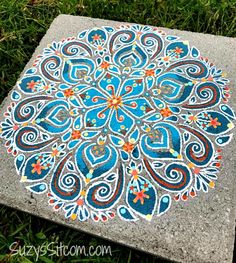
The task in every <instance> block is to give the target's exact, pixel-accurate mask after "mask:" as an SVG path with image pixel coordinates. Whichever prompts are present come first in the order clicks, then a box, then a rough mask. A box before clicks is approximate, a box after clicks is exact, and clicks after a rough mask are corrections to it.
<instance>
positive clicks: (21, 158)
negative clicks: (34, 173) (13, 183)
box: [15, 154, 25, 173]
mask: <svg viewBox="0 0 236 263" xmlns="http://www.w3.org/2000/svg"><path fill="white" fill-rule="evenodd" d="M24 163H25V155H24V154H20V155H18V156H17V157H16V159H15V167H16V169H17V172H18V173H20V171H21V169H22V167H23V165H24Z"/></svg>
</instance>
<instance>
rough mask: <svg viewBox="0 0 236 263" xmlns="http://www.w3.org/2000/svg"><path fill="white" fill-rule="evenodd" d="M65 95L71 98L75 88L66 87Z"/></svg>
mask: <svg viewBox="0 0 236 263" xmlns="http://www.w3.org/2000/svg"><path fill="white" fill-rule="evenodd" d="M64 95H65V97H66V98H69V97H71V96H73V95H74V91H73V89H66V90H65V91H64Z"/></svg>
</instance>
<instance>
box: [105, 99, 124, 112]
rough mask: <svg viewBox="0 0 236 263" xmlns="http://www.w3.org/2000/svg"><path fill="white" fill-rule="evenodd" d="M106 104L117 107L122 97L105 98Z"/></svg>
mask: <svg viewBox="0 0 236 263" xmlns="http://www.w3.org/2000/svg"><path fill="white" fill-rule="evenodd" d="M107 104H108V107H109V108H114V109H116V110H117V109H118V107H119V106H122V98H121V96H112V98H109V99H108V100H107Z"/></svg>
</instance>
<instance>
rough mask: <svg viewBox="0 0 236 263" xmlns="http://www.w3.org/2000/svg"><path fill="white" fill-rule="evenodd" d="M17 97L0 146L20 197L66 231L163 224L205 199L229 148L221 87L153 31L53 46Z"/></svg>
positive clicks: (193, 55) (183, 45) (105, 30)
mask: <svg viewBox="0 0 236 263" xmlns="http://www.w3.org/2000/svg"><path fill="white" fill-rule="evenodd" d="M17 86H18V89H17V90H14V91H13V92H12V102H11V104H10V105H9V107H8V108H7V110H6V112H5V113H4V118H5V119H4V121H2V122H1V133H0V136H1V138H3V139H5V140H6V143H5V146H6V148H7V151H8V152H9V153H12V154H13V156H15V166H16V170H17V173H18V174H19V175H20V176H21V182H22V183H24V184H25V185H26V188H27V189H28V190H30V191H31V192H33V193H34V194H42V193H47V195H48V198H49V204H50V205H52V206H53V209H54V210H61V211H63V213H64V215H65V217H66V218H70V219H71V220H79V221H85V220H88V219H89V218H90V219H92V220H93V221H95V222H97V221H104V222H105V221H107V220H108V219H112V218H114V217H115V216H116V214H117V215H118V216H119V218H120V219H122V220H125V221H136V220H139V219H140V218H144V219H146V220H151V219H152V218H153V217H155V216H161V215H163V214H164V213H166V211H168V209H169V208H170V206H171V203H172V200H175V201H178V200H183V201H186V200H188V199H189V198H191V197H195V196H196V195H197V193H198V192H199V191H204V192H208V191H209V189H210V188H213V187H214V185H215V181H216V180H217V173H218V171H219V167H220V165H221V164H220V160H221V154H220V151H221V150H220V149H219V147H221V146H224V145H227V144H228V143H229V142H230V140H231V139H232V133H229V131H230V130H231V129H232V128H233V127H234V124H233V120H234V119H235V116H236V115H235V113H234V111H233V110H232V109H231V108H230V107H229V106H228V105H227V101H228V98H229V96H230V94H229V87H228V80H227V79H225V78H224V75H223V73H222V71H221V70H219V69H217V68H216V67H215V66H214V65H213V64H212V63H210V62H209V61H208V59H206V58H203V57H201V56H200V52H199V51H198V50H197V48H196V47H190V45H189V43H188V42H187V41H181V40H180V39H178V37H175V36H169V35H167V34H166V33H165V32H163V31H161V30H159V29H158V28H151V27H149V26H139V25H133V26H121V27H120V28H112V27H102V28H94V29H90V30H86V31H83V32H81V33H79V34H78V36H77V37H71V38H68V39H64V40H62V41H60V42H53V43H52V44H51V45H50V46H48V47H47V48H45V49H44V52H43V54H42V55H39V56H37V59H36V61H35V62H34V64H33V66H32V68H30V69H28V70H27V71H26V72H25V74H24V76H23V77H22V78H21V80H20V81H19V82H18V83H17Z"/></svg>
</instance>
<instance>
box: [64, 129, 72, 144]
mask: <svg viewBox="0 0 236 263" xmlns="http://www.w3.org/2000/svg"><path fill="white" fill-rule="evenodd" d="M70 137H71V130H70V131H69V132H67V133H65V134H64V135H63V136H62V141H63V142H66V141H68V140H69V139H70Z"/></svg>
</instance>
